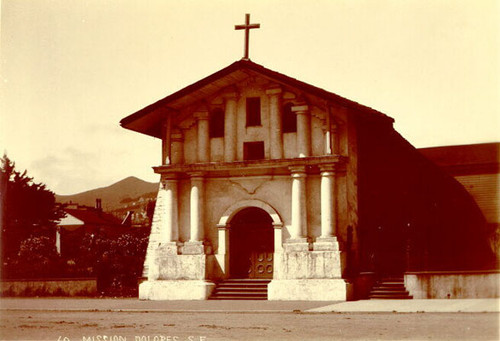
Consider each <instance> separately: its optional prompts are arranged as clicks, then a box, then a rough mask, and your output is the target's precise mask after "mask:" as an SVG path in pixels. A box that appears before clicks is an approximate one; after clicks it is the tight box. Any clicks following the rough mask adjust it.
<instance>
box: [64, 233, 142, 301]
mask: <svg viewBox="0 0 500 341" xmlns="http://www.w3.org/2000/svg"><path fill="white" fill-rule="evenodd" d="M147 244H148V231H147V229H139V230H133V231H130V232H127V233H124V234H120V235H115V236H113V235H109V236H107V235H104V234H102V235H96V234H94V233H86V234H85V235H84V237H83V238H82V240H81V243H80V246H79V250H78V254H77V255H76V257H75V258H74V259H71V260H66V271H67V276H95V277H97V280H98V290H99V291H100V293H101V294H103V295H111V296H133V295H136V294H137V279H138V278H139V277H141V275H142V266H143V264H144V257H145V255H146V248H147Z"/></svg>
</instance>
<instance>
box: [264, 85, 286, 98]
mask: <svg viewBox="0 0 500 341" xmlns="http://www.w3.org/2000/svg"><path fill="white" fill-rule="evenodd" d="M282 92H283V90H282V89H281V87H273V88H269V89H267V90H266V95H268V96H273V95H274V96H276V95H279V94H281V93H282Z"/></svg>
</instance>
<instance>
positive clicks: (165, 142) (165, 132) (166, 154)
mask: <svg viewBox="0 0 500 341" xmlns="http://www.w3.org/2000/svg"><path fill="white" fill-rule="evenodd" d="M171 131H172V115H171V114H170V113H167V114H165V117H164V119H163V122H162V127H161V134H162V136H161V142H162V148H161V164H162V165H170V163H171V159H170V153H171V149H170V148H171V145H170V143H171V140H170V139H171Z"/></svg>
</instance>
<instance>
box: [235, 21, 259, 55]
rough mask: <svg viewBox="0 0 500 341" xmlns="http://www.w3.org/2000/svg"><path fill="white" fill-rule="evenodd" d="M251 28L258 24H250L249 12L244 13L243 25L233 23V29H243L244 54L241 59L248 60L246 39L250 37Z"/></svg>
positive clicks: (256, 26) (257, 26)
mask: <svg viewBox="0 0 500 341" xmlns="http://www.w3.org/2000/svg"><path fill="white" fill-rule="evenodd" d="M252 28H260V24H250V14H248V13H247V14H245V24H244V25H234V29H235V30H245V56H244V57H243V59H246V60H248V59H249V58H248V41H249V39H250V30H251V29H252Z"/></svg>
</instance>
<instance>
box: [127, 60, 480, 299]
mask: <svg viewBox="0 0 500 341" xmlns="http://www.w3.org/2000/svg"><path fill="white" fill-rule="evenodd" d="M121 125H122V126H123V127H124V128H127V129H131V130H133V131H137V132H140V133H143V134H146V135H149V136H153V137H157V138H159V139H161V140H162V159H161V161H162V162H161V165H159V166H157V167H154V171H155V172H156V173H158V174H160V176H161V182H160V188H159V191H158V196H157V202H156V209H155V213H154V217H153V223H152V229H151V235H150V239H149V245H148V249H147V255H146V261H145V264H144V277H146V280H145V281H143V282H142V283H141V284H140V287H139V297H140V298H142V299H167V300H168V299H172V300H174V299H208V298H209V297H210V295H211V294H212V293H213V291H214V288H215V287H216V285H217V283H220V282H222V281H224V280H227V279H229V278H233V279H257V280H259V279H261V280H267V281H270V282H269V284H268V292H267V298H268V299H270V300H345V299H347V298H349V297H353V295H354V296H357V297H360V296H362V288H363V286H364V284H363V283H364V282H363V278H364V276H365V275H366V274H367V273H369V274H372V275H373V276H382V275H400V274H402V273H404V271H406V270H408V269H414V270H415V269H421V268H424V267H425V268H426V269H432V268H439V269H449V268H468V267H469V268H475V267H476V268H477V266H478V264H480V263H481V262H483V261H484V259H486V258H487V257H488V256H487V255H484V252H482V251H478V250H483V246H484V245H483V244H482V241H481V238H480V237H478V236H480V233H479V232H477V231H476V232H474V235H475V236H476V237H474V236H471V235H470V233H469V232H468V231H470V230H471V229H472V228H475V229H477V226H479V225H480V224H479V223H480V222H481V216H480V213H478V212H479V211H478V210H477V207H474V205H473V204H472V201H471V200H470V198H468V196H467V194H466V192H465V191H463V190H462V189H461V187H460V186H459V185H458V184H457V183H456V182H455V181H454V180H453V179H452V178H451V177H447V176H446V175H445V174H444V173H442V172H440V171H439V169H438V168H437V167H435V166H434V165H433V164H432V163H431V162H429V161H427V160H426V159H425V158H423V157H422V156H421V155H420V154H419V153H418V152H417V151H416V150H415V148H413V147H412V146H411V145H410V144H409V143H408V142H407V141H406V140H404V139H403V138H402V137H401V136H400V135H399V134H398V133H397V132H396V131H395V130H394V129H393V119H392V118H390V117H388V116H386V115H384V114H382V113H380V112H378V111H376V110H373V109H371V108H368V107H366V106H363V105H360V104H358V103H356V102H353V101H350V100H347V99H345V98H342V97H340V96H338V95H336V94H333V93H330V92H328V91H325V90H323V89H320V88H317V87H314V86H312V85H309V84H306V83H304V82H301V81H299V80H297V79H294V78H291V77H288V76H286V75H284V74H281V73H278V72H275V71H272V70H270V69H267V68H265V67H263V66H261V65H259V64H256V63H254V62H252V61H250V60H249V59H248V58H243V59H242V60H239V61H236V62H234V63H233V64H231V65H229V66H228V67H226V68H224V69H222V70H220V71H218V72H216V73H214V74H212V75H210V76H208V77H206V78H204V79H202V80H200V81H198V82H196V83H194V84H192V85H190V86H188V87H186V88H184V89H182V90H180V91H178V92H176V93H174V94H172V95H170V96H167V97H165V98H163V99H161V100H160V101H158V102H156V103H153V104H151V105H150V106H148V107H146V108H144V109H142V110H140V111H138V112H136V113H134V114H132V115H130V116H128V117H126V118H124V119H123V120H122V121H121ZM445 194H446V195H445ZM450 196H452V197H453V203H449V202H448V201H449V198H450ZM478 222H479V223H478ZM485 257H486V258H485Z"/></svg>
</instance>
